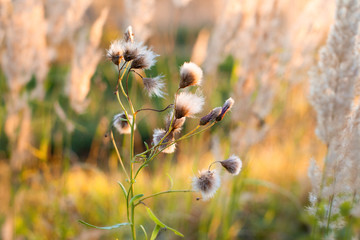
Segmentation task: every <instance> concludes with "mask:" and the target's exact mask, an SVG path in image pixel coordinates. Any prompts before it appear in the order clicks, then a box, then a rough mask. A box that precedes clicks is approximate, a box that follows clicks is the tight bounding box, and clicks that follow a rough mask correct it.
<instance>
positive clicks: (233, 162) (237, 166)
mask: <svg viewBox="0 0 360 240" xmlns="http://www.w3.org/2000/svg"><path fill="white" fill-rule="evenodd" d="M220 163H221V165H222V166H223V167H224V168H225V169H226V170H227V171H228V172H229V173H231V174H233V175H238V174H239V173H240V171H241V168H242V161H241V160H240V158H239V157H238V156H236V155H235V154H233V155H231V156H230V157H229V158H228V159H226V160H224V161H221V162H220Z"/></svg>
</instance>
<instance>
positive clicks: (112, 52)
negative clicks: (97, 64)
mask: <svg viewBox="0 0 360 240" xmlns="http://www.w3.org/2000/svg"><path fill="white" fill-rule="evenodd" d="M123 53H124V48H123V42H122V41H121V40H116V41H114V42H112V43H111V44H110V47H109V49H108V50H107V53H106V57H107V58H108V59H109V60H111V61H112V62H113V63H114V64H115V65H117V66H118V65H119V64H120V61H121V59H122V57H123Z"/></svg>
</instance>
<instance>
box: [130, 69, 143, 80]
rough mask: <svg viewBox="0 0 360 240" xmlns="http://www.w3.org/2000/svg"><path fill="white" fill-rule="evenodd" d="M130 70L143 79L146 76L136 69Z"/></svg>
mask: <svg viewBox="0 0 360 240" xmlns="http://www.w3.org/2000/svg"><path fill="white" fill-rule="evenodd" d="M130 71H132V72H134V73H136V74H137V75H138V76H139V77H141V79H143V78H144V77H143V76H141V74H140V73H138V72H136V71H135V70H133V69H131V70H130Z"/></svg>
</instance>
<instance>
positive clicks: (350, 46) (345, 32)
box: [309, 0, 360, 236]
mask: <svg viewBox="0 0 360 240" xmlns="http://www.w3.org/2000/svg"><path fill="white" fill-rule="evenodd" d="M359 20H360V5H359V3H358V1H356V0H349V1H348V0H338V1H337V2H336V13H335V22H334V25H333V26H332V28H331V30H330V33H329V36H328V39H327V42H326V45H325V46H324V47H323V48H322V49H321V50H320V60H319V62H318V65H317V67H316V68H314V69H313V70H312V71H311V72H310V74H309V75H310V103H311V104H312V105H313V107H314V109H315V110H316V112H317V129H316V133H317V135H318V137H319V138H320V139H321V140H322V141H323V142H325V143H326V145H327V147H328V148H327V156H326V159H325V164H324V168H323V172H322V174H321V180H320V177H319V176H318V175H320V174H319V173H318V172H319V170H317V171H316V172H317V173H316V174H314V173H313V174H309V177H310V180H311V182H312V185H313V189H312V192H311V193H310V194H311V195H312V196H313V197H314V198H316V199H319V200H318V201H320V202H319V203H318V205H319V204H322V205H325V208H326V214H324V215H319V214H317V213H318V211H317V210H318V209H316V207H318V208H319V206H317V205H315V206H314V204H313V203H311V206H310V207H309V209H310V213H313V214H314V215H315V217H316V218H317V220H318V226H319V227H320V228H321V229H325V232H326V235H329V236H330V235H333V234H335V232H336V230H338V229H340V228H342V227H343V226H344V223H345V224H349V223H348V222H346V218H343V216H342V215H341V214H340V207H341V205H342V204H343V203H345V202H346V201H349V202H354V201H355V202H356V201H358V200H357V198H356V195H357V194H356V192H357V190H356V189H358V188H359V185H358V184H359V183H360V181H357V179H358V177H357V176H358V174H359V170H360V169H359V168H358V167H357V166H358V165H359V160H360V159H359V150H358V146H359V144H360V134H359V126H360V124H359V122H360V107H359V105H355V101H354V88H355V85H356V82H357V81H358V77H359V56H358V52H357V49H356V47H357V46H356V41H357V34H358V27H359ZM348 114H350V117H349V118H347V115H348ZM312 165H313V164H312ZM312 165H311V168H312V169H314V167H312ZM311 172H315V171H314V170H311V169H309V173H311ZM354 184H355V186H356V187H355V188H354V187H353V186H354ZM314 208H315V210H314Z"/></svg>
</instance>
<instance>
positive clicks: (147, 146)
mask: <svg viewBox="0 0 360 240" xmlns="http://www.w3.org/2000/svg"><path fill="white" fill-rule="evenodd" d="M144 144H145V147H146V150H149V145H148V144H147V143H146V142H144Z"/></svg>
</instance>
